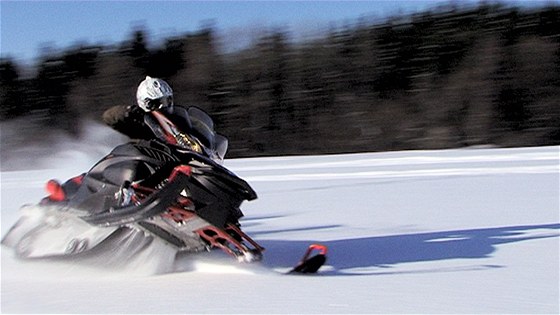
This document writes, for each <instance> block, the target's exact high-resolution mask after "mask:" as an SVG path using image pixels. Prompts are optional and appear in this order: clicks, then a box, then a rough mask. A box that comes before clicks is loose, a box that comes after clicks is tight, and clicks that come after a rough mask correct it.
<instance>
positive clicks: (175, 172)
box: [169, 165, 192, 181]
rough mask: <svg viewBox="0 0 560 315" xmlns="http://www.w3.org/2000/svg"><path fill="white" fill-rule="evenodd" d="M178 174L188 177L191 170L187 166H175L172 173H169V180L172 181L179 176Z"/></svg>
mask: <svg viewBox="0 0 560 315" xmlns="http://www.w3.org/2000/svg"><path fill="white" fill-rule="evenodd" d="M179 174H184V175H187V176H189V177H190V176H191V174H192V168H191V167H190V166H187V165H179V166H176V167H175V168H174V169H173V172H171V175H170V176H169V180H170V181H174V180H175V178H176V177H177V175H179Z"/></svg>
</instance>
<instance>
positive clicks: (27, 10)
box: [0, 0, 560, 61]
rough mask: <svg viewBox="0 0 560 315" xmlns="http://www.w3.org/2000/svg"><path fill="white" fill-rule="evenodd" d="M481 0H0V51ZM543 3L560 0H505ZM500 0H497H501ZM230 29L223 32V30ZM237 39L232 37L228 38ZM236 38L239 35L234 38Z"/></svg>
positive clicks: (30, 55) (304, 26)
mask: <svg viewBox="0 0 560 315" xmlns="http://www.w3.org/2000/svg"><path fill="white" fill-rule="evenodd" d="M478 1H479V0H461V1H459V0H429V1H426V0H408V1H404V0H395V1H392V0H375V1H374V0H372V1H4V0H2V1H0V17H1V24H0V29H1V31H0V53H1V56H2V57H9V58H13V59H16V60H25V61H30V60H33V59H34V58H36V57H37V56H38V55H39V54H40V53H41V51H42V49H44V48H45V47H50V48H53V49H65V48H67V47H70V46H73V45H77V44H92V45H93V44H102V45H107V44H116V43H120V42H122V41H124V40H127V39H128V38H130V36H131V33H132V31H133V30H134V29H135V28H136V27H139V26H140V27H142V28H144V29H145V30H146V31H147V32H148V35H150V36H153V38H155V39H157V38H166V37H169V36H173V35H182V34H185V33H190V32H194V31H196V30H198V29H200V28H201V27H202V26H204V25H206V24H207V23H209V22H211V23H212V25H213V26H214V27H215V28H216V29H217V30H219V31H222V32H225V33H226V34H230V35H233V34H236V33H245V34H247V33H251V32H254V31H255V29H258V28H263V27H270V26H273V27H276V26H279V27H285V28H287V29H288V30H289V31H292V32H295V33H298V32H303V33H304V32H306V31H309V30H314V29H315V30H316V29H318V28H320V27H324V26H327V25H328V24H329V23H344V22H345V21H350V22H354V21H357V20H358V19H359V18H360V17H380V18H382V17H386V16H388V15H395V14H400V13H412V12H418V11H423V10H425V9H427V8H429V7H433V6H437V5H440V4H446V3H450V2H454V3H460V4H465V3H468V4H472V3H478ZM504 1H505V2H508V3H510V4H520V5H543V4H545V3H550V2H554V3H560V0H552V1H550V0H525V1H523V0H509V1H506V0H504ZM504 1H502V2H504ZM228 32H229V33H228ZM230 40H235V38H233V39H230ZM240 40H241V39H240Z"/></svg>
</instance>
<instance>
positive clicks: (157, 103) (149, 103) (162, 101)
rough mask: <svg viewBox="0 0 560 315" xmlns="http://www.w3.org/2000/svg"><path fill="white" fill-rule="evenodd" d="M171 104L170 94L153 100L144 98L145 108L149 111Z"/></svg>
mask: <svg viewBox="0 0 560 315" xmlns="http://www.w3.org/2000/svg"><path fill="white" fill-rule="evenodd" d="M171 106H173V97H171V96H164V97H160V98H156V99H153V100H150V99H147V100H146V108H147V109H148V110H149V111H152V110H159V109H162V108H166V107H171Z"/></svg>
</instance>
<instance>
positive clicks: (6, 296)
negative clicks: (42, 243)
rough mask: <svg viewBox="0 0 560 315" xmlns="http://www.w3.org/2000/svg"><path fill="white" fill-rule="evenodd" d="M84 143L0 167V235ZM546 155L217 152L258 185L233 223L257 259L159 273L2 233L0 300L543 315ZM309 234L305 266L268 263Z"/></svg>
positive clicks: (216, 258) (181, 265)
mask: <svg viewBox="0 0 560 315" xmlns="http://www.w3.org/2000/svg"><path fill="white" fill-rule="evenodd" d="M73 150H74V152H75V150H76V148H73ZM108 150H109V148H107V152H108ZM78 151H79V150H78ZM88 152H89V153H87V154H86V155H87V158H86V157H84V156H83V154H76V153H73V154H68V155H59V156H57V157H56V159H58V160H57V162H58V163H52V162H53V157H50V158H49V163H50V164H49V165H51V163H52V165H53V167H54V168H52V169H31V170H9V169H8V170H7V169H5V168H4V170H3V172H2V173H0V176H1V221H2V222H1V228H2V230H1V232H2V236H3V235H5V233H6V232H7V230H8V229H9V227H10V226H11V225H12V224H13V223H14V222H15V221H16V219H17V218H18V215H19V214H18V208H19V207H20V206H21V205H23V204H26V203H35V202H37V201H38V200H39V199H40V198H41V197H43V195H44V192H43V184H44V182H45V181H46V180H48V179H50V178H58V179H66V178H67V177H70V176H72V175H75V174H78V173H80V172H82V171H84V170H85V169H84V167H85V166H84V164H85V163H84V161H86V160H87V163H88V164H89V163H91V162H90V161H92V160H93V161H95V160H96V159H98V158H100V157H101V155H102V154H100V153H99V152H93V153H92V152H91V151H88ZM107 152H104V153H103V154H105V153H107ZM559 153H560V148H559V147H537V148H518V149H464V150H444V151H406V152H391V153H366V154H350V155H330V156H309V157H277V158H253V159H238V160H228V161H226V166H227V167H229V168H230V169H231V170H233V171H234V172H235V173H237V174H238V175H240V176H241V177H243V178H245V179H246V180H247V181H248V182H249V183H251V184H252V186H253V187H254V188H255V190H256V191H257V193H258V194H259V199H258V200H255V201H252V202H248V203H246V204H244V206H243V207H242V209H243V210H244V212H245V218H244V219H243V220H242V226H243V229H244V230H245V232H247V233H248V234H249V235H251V236H252V237H253V238H254V239H255V240H257V241H258V242H259V243H260V244H262V245H263V246H264V247H266V252H265V258H264V261H263V262H262V263H260V264H256V265H240V264H238V263H237V262H234V261H233V260H231V259H230V258H229V257H222V256H221V255H215V254H205V255H197V256H188V255H187V256H181V257H179V258H178V260H177V262H176V265H175V272H171V273H165V274H158V275H150V274H148V273H144V272H141V271H142V266H136V267H134V268H129V269H126V270H121V269H119V270H117V269H115V268H111V267H107V266H105V267H103V268H96V267H94V266H91V265H90V264H85V263H81V262H72V261H60V260H54V261H53V260H38V261H21V260H18V259H16V258H14V255H13V251H12V250H11V249H10V248H7V247H4V246H3V247H2V248H1V259H2V270H1V276H2V278H1V283H2V287H1V288H2V292H1V301H0V302H1V311H2V312H3V313H160V314H161V313H261V314H266V313H320V314H326V313H532V314H534V313H551V314H558V313H559V312H560V309H559V297H560V296H559V240H560V218H559V215H560V214H559V212H560V210H559V191H560V189H559V172H560V169H559V163H560V159H559ZM92 154H94V156H92ZM95 154H100V155H99V156H95ZM9 165H10V164H9ZM33 165H42V164H40V163H39V161H36V162H35V164H33ZM31 166H32V165H31ZM315 242H318V243H322V244H325V245H327V246H328V247H329V256H328V261H327V264H326V266H325V267H323V268H322V269H321V272H320V274H318V275H315V276H287V275H282V274H280V272H285V271H287V270H289V269H290V267H291V266H293V265H294V264H295V263H297V261H298V260H299V259H300V258H301V255H303V253H304V251H305V249H306V248H307V246H308V245H309V244H311V243H315Z"/></svg>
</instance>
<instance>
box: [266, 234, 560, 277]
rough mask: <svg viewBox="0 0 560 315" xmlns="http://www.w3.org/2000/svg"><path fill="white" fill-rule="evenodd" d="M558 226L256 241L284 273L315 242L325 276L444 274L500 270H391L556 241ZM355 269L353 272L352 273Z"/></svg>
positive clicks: (492, 266)
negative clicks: (323, 256) (324, 255)
mask: <svg viewBox="0 0 560 315" xmlns="http://www.w3.org/2000/svg"><path fill="white" fill-rule="evenodd" d="M559 229H560V224H558V223H555V224H542V225H525V226H509V227H496V228H483V229H470V230H457V231H444V232H430V233H418V234H404V235H390V236H378V237H366V238H354V239H343V240H334V241H326V242H321V241H317V240H302V241H285V240H258V242H259V243H260V244H261V245H263V246H264V247H265V248H266V251H265V258H264V264H265V265H267V266H268V267H271V268H288V267H290V266H292V265H293V264H294V262H296V261H298V260H299V259H300V258H301V256H300V255H302V254H303V252H304V251H305V249H306V248H307V246H308V245H309V244H311V243H313V242H317V243H321V244H324V245H327V246H328V247H329V254H328V260H327V265H331V266H333V268H334V270H328V271H325V272H323V274H327V275H367V274H370V275H380V274H392V273H420V272H444V271H458V270H474V269H476V270H479V269H488V268H501V267H504V266H497V265H477V266H471V267H467V268H466V269H465V268H443V269H442V268H439V269H435V270H428V271H426V270H424V271H408V272H406V271H405V272H401V271H391V270H390V268H392V267H394V265H397V264H403V263H414V262H429V261H441V260H450V259H482V258H488V257H491V254H492V253H493V252H494V251H495V250H496V246H498V245H502V244H508V243H516V242H522V241H529V240H537V239H544V238H554V237H556V238H557V237H559V236H560V233H559V232H558V231H552V230H559ZM352 269H354V271H352Z"/></svg>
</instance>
